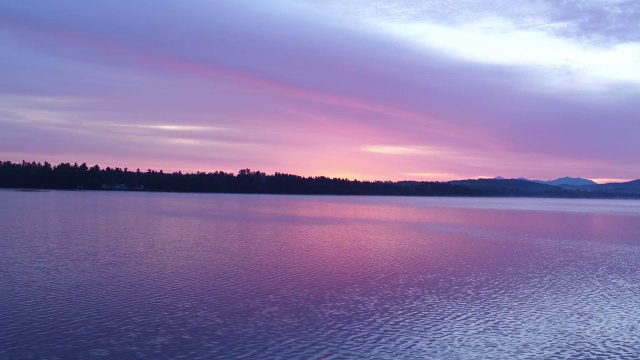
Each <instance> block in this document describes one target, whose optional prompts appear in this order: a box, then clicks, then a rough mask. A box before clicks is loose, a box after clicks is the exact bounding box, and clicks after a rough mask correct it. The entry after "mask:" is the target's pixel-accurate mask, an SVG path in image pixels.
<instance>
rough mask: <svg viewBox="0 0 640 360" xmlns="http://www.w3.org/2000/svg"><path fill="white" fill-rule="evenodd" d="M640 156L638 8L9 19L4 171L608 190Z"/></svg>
mask: <svg viewBox="0 0 640 360" xmlns="http://www.w3.org/2000/svg"><path fill="white" fill-rule="evenodd" d="M390 4H393V5H390ZM639 138H640V2H638V1H637V0H629V1H624V0H600V1H591V0H575V1H568V0H567V1H563V0H548V1H542V0H530V1H529V0H525V1H514V0H504V1H503V0H498V1H491V2H488V1H484V0H477V1H470V0H461V1H455V2H452V1H443V0H436V1H429V0H399V1H394V2H391V1H378V0H326V1H316V0H295V1H294V0H261V1H254V0H251V1H249V0H246V1H244V0H227V1H218V0H191V1H162V0H153V1H152V0H138V1H124V0H108V1H106V0H92V1H81V0H56V1H55V2H54V1H51V0H3V1H2V2H0V159H1V160H11V161H21V160H23V159H24V160H27V161H49V162H53V163H58V162H72V163H73V162H79V163H80V162H87V163H88V164H89V165H92V164H96V163H97V164H100V165H101V166H120V167H129V168H131V169H136V168H140V169H142V170H146V169H148V168H152V169H164V170H165V171H173V170H182V171H195V170H204V171H212V170H224V171H231V172H236V171H237V170H238V169H240V168H247V167H249V168H251V169H254V170H262V171H265V172H267V173H273V172H275V171H280V172H287V173H295V174H299V175H328V176H339V177H348V178H358V179H380V180H387V179H389V180H401V179H416V180H450V179H455V178H476V177H493V176H497V175H501V176H503V177H520V176H524V177H527V178H535V179H552V178H557V177H561V176H580V177H585V178H591V179H594V180H596V181H600V182H603V181H605V182H606V181H608V179H609V180H615V179H636V178H640V156H638V155H639V154H640V140H639Z"/></svg>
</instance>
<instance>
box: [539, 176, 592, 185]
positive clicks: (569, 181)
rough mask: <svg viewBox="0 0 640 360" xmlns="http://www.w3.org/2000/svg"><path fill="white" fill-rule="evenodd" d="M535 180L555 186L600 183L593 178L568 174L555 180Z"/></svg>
mask: <svg viewBox="0 0 640 360" xmlns="http://www.w3.org/2000/svg"><path fill="white" fill-rule="evenodd" d="M534 181H536V182H541V183H543V184H548V185H555V186H559V185H571V186H589V185H598V183H596V182H595V181H593V180H589V179H583V178H573V177H568V176H565V177H563V178H559V179H555V180H549V181H540V180H534Z"/></svg>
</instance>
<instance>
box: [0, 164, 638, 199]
mask: <svg viewBox="0 0 640 360" xmlns="http://www.w3.org/2000/svg"><path fill="white" fill-rule="evenodd" d="M0 188H14V189H52V190H54V189H55V190H120V191H162V192H197V193H247V194H307V195H395V196H484V197H546V198H608V199H619V198H626V199H640V180H635V181H631V182H627V183H618V184H604V185H594V186H584V187H566V186H565V187H562V186H552V185H546V184H539V183H536V182H532V181H527V180H521V179H475V180H455V181H449V182H434V181H360V180H350V179H341V178H335V177H334V178H329V177H326V176H315V177H303V176H299V175H292V174H286V173H280V172H276V173H274V174H271V175H267V174H266V173H264V172H261V171H252V170H250V169H242V170H240V171H238V173H237V174H234V173H227V172H223V171H215V172H200V171H198V172H195V173H182V172H180V171H178V172H172V173H166V172H163V171H162V170H159V171H156V170H146V171H140V169H136V170H135V171H131V170H129V169H128V168H124V169H121V168H118V167H115V168H111V167H106V168H100V167H99V166H98V165H94V166H92V167H88V166H87V164H86V163H83V164H81V165H78V164H77V163H74V164H73V165H71V164H70V163H61V164H58V165H51V164H50V163H48V162H44V163H39V162H38V163H36V162H26V161H23V162H21V163H12V162H10V161H2V162H0Z"/></svg>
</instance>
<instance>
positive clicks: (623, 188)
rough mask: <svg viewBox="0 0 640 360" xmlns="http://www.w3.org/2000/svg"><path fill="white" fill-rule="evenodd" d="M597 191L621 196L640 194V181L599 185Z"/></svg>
mask: <svg viewBox="0 0 640 360" xmlns="http://www.w3.org/2000/svg"><path fill="white" fill-rule="evenodd" d="M597 190H599V191H603V192H607V193H611V192H615V193H620V194H640V179H638V180H633V181H628V182H623V183H610V184H602V185H598V186H597Z"/></svg>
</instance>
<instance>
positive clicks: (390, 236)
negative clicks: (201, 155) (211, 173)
mask: <svg viewBox="0 0 640 360" xmlns="http://www.w3.org/2000/svg"><path fill="white" fill-rule="evenodd" d="M0 204H2V208H1V209H0V265H1V266H0V358H8V359H14V358H16V359H29V358H38V359H39V358H50V359H55V358H60V359H69V358H100V357H104V358H146V359H157V358H203V359H213V358H233V359H235V358H242V359H296V358H299V359H321V358H322V359H331V358H336V359H342V358H380V359H385V358H407V359H421V358H425V359H426V358H428V359H517V358H527V359H528V358H534V359H538V358H539V359H542V358H544V359H555V358H557V359H565V358H576V359H580V358H585V359H593V358H617V359H624V358H627V359H638V358H640V202H638V201H622V200H620V201H616V200H542V199H457V198H418V197H416V198H398V197H333V196H319V197H307V196H268V195H209V194H206V195H196V194H153V193H123V192H90V191H86V192H58V191H50V192H19V191H0Z"/></svg>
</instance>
